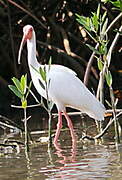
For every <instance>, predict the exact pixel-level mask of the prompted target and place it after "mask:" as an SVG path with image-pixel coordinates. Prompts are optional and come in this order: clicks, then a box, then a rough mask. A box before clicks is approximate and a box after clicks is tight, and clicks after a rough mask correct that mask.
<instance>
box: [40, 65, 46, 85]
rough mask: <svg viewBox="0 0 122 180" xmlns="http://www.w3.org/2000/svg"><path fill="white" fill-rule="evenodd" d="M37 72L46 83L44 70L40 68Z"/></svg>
mask: <svg viewBox="0 0 122 180" xmlns="http://www.w3.org/2000/svg"><path fill="white" fill-rule="evenodd" d="M39 72H40V75H41V77H42V79H43V80H44V81H45V82H46V69H43V68H42V67H40V68H39Z"/></svg>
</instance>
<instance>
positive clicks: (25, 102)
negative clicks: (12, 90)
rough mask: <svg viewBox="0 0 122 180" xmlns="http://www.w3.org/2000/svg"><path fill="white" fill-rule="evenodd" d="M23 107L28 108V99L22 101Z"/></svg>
mask: <svg viewBox="0 0 122 180" xmlns="http://www.w3.org/2000/svg"><path fill="white" fill-rule="evenodd" d="M22 108H24V109H25V108H27V100H24V101H22Z"/></svg>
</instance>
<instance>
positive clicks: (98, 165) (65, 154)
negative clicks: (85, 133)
mask: <svg viewBox="0 0 122 180" xmlns="http://www.w3.org/2000/svg"><path fill="white" fill-rule="evenodd" d="M78 126H79V122H77V121H76V122H75V128H76V132H77V134H80V133H81V130H79V129H78V128H77V127H78ZM68 134H69V131H68V130H65V131H64V132H62V133H61V137H60V139H61V141H60V144H59V145H58V146H56V147H54V146H53V147H52V148H51V149H48V146H47V143H43V144H42V143H36V144H33V145H31V146H30V152H29V153H28V154H27V153H25V150H24V146H22V145H21V146H20V152H17V151H16V150H14V151H13V150H11V149H7V150H6V151H1V154H0V180H45V179H46V180H54V179H56V180H60V179H61V180H62V179H67V180H69V179H72V180H80V179H81V180H82V179H83V180H95V179H100V180H106V179H111V180H115V179H118V180H121V179H122V145H121V144H120V145H118V146H115V143H114V141H113V139H112V140H110V139H109V138H106V139H104V140H103V143H102V144H95V143H94V142H92V141H89V142H88V141H87V142H81V141H78V142H77V143H76V144H72V142H71V139H70V136H69V135H68ZM7 136H9V137H10V138H9V139H13V138H14V139H18V136H17V135H15V136H13V137H12V135H10V134H8V135H7ZM43 136H45V135H44V134H43ZM33 137H34V138H35V139H37V135H35V136H34V135H33ZM19 138H20V136H19ZM2 140H3V137H1V141H2Z"/></svg>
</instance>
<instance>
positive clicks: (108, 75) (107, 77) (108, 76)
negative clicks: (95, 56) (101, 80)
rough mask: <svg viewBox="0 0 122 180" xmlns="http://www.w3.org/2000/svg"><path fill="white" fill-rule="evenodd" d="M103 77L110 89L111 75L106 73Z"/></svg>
mask: <svg viewBox="0 0 122 180" xmlns="http://www.w3.org/2000/svg"><path fill="white" fill-rule="evenodd" d="M105 77H106V82H107V84H108V86H109V87H111V85H112V75H111V72H110V71H108V72H107V73H106V75H105Z"/></svg>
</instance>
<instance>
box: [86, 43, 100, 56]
mask: <svg viewBox="0 0 122 180" xmlns="http://www.w3.org/2000/svg"><path fill="white" fill-rule="evenodd" d="M86 45H87V46H88V47H89V49H90V50H92V51H93V52H95V53H96V54H98V55H101V53H100V52H99V51H98V50H97V49H95V48H94V47H93V46H91V45H89V44H86Z"/></svg>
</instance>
